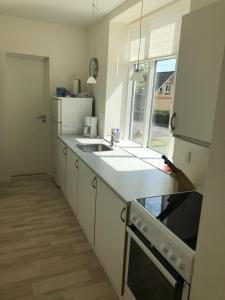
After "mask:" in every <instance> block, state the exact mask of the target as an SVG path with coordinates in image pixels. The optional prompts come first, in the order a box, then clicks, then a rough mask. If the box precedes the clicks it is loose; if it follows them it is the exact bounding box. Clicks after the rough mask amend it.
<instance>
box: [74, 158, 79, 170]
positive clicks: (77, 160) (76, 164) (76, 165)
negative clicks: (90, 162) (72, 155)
mask: <svg viewBox="0 0 225 300" xmlns="http://www.w3.org/2000/svg"><path fill="white" fill-rule="evenodd" d="M78 162H79V159H76V161H75V168H76V169H78V168H79V166H78Z"/></svg>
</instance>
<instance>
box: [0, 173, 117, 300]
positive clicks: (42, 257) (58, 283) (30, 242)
mask: <svg viewBox="0 0 225 300" xmlns="http://www.w3.org/2000/svg"><path fill="white" fill-rule="evenodd" d="M0 300H118V298H117V296H116V294H115V292H114V290H113V288H112V286H111V284H110V282H109V280H108V278H107V276H106V274H105V272H104V270H103V269H102V267H101V266H100V263H99V262H98V259H97V258H96V256H95V254H94V252H93V251H92V249H91V248H90V246H89V244H88V242H87V239H86V238H85V236H84V234H83V232H82V230H81V228H80V226H79V224H78V222H77V220H76V218H75V216H74V215H73V213H72V211H71V209H70V207H69V206H68V204H67V202H66V200H65V198H64V197H63V195H62V194H61V192H60V190H59V189H58V188H57V187H56V186H55V185H54V183H53V182H52V180H51V178H50V177H48V176H47V175H38V176H24V177H17V178H13V179H12V181H11V182H10V183H7V184H6V183H1V184H0Z"/></svg>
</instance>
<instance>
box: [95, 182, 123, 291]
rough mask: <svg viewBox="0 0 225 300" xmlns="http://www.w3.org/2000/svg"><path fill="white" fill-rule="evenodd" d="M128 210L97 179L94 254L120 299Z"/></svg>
mask: <svg viewBox="0 0 225 300" xmlns="http://www.w3.org/2000/svg"><path fill="white" fill-rule="evenodd" d="M126 214H127V207H126V205H124V203H123V202H122V201H121V199H120V198H119V197H118V196H117V195H116V194H115V193H113V192H112V191H111V190H110V189H109V187H107V186H106V184H105V183H104V182H102V181H101V180H99V179H98V187H97V197H96V220H95V245H94V249H95V252H96V254H97V256H98V258H99V260H100V262H101V263H102V265H103V267H104V269H105V271H106V273H107V274H108V276H109V278H110V280H111V282H112V284H113V286H114V288H115V290H116V291H117V293H118V295H121V292H122V282H123V262H124V245H125V232H126Z"/></svg>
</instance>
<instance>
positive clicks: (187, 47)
mask: <svg viewBox="0 0 225 300" xmlns="http://www.w3.org/2000/svg"><path fill="white" fill-rule="evenodd" d="M223 28H225V1H220V2H218V3H216V4H214V5H210V6H207V7H205V8H202V9H200V10H197V11H195V12H192V13H190V14H188V15H185V16H184V17H183V22H182V31H181V41H180V50H179V58H178V66H177V76H176V77H177V78H176V89H175V98H174V114H173V116H172V119H171V128H172V131H173V134H174V136H176V137H180V138H182V139H185V140H188V141H192V142H194V143H197V144H201V145H203V146H209V145H210V143H211V138H212V129H213V124H214V117H215V109H216V103H217V98H218V90H219V84H220V81H221V80H222V78H221V67H222V62H223V56H224V47H225V35H224V32H223Z"/></svg>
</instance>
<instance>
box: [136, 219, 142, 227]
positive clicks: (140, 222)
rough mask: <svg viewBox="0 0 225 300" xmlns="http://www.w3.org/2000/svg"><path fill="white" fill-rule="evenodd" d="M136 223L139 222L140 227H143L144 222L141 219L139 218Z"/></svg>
mask: <svg viewBox="0 0 225 300" xmlns="http://www.w3.org/2000/svg"><path fill="white" fill-rule="evenodd" d="M136 224H137V225H138V226H139V227H141V226H142V224H143V223H142V221H141V219H137V221H136Z"/></svg>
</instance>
